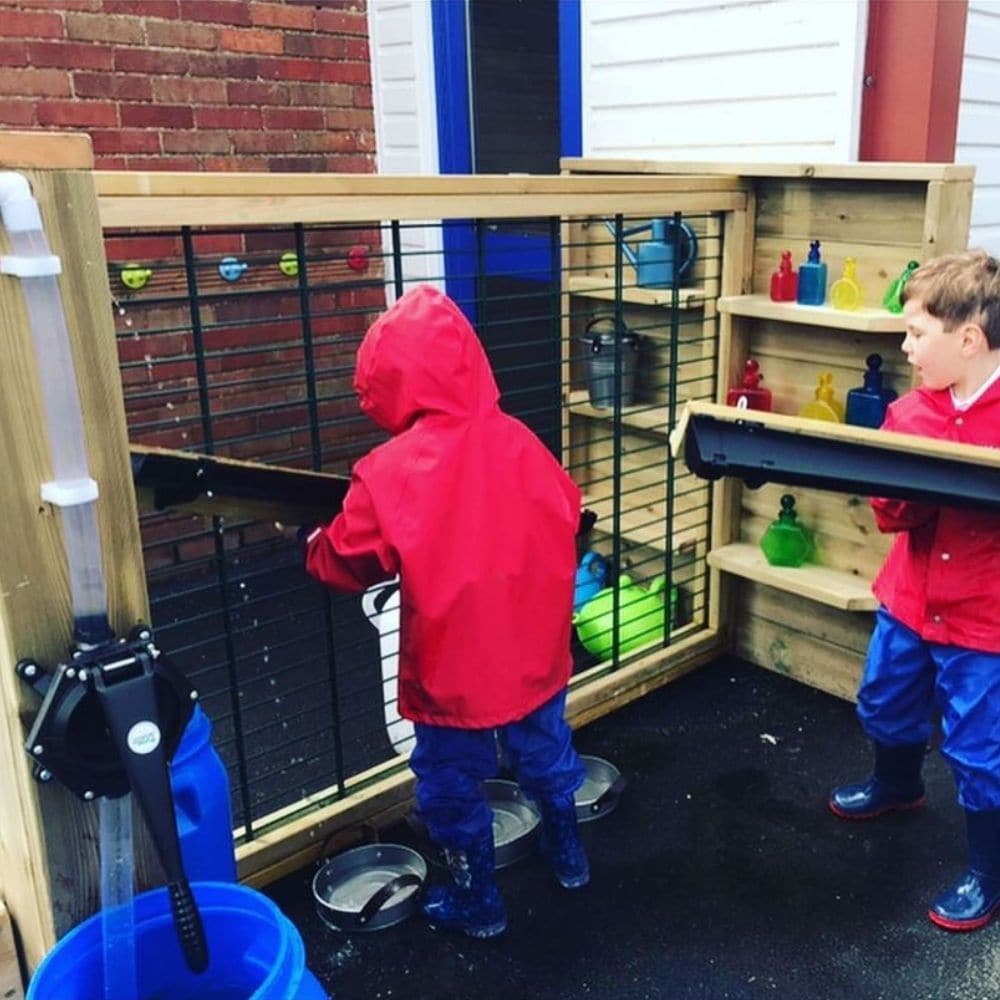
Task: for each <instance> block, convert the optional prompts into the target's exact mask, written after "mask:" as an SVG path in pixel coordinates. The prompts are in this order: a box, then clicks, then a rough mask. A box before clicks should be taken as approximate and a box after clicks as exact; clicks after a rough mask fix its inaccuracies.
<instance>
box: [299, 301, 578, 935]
mask: <svg viewBox="0 0 1000 1000" xmlns="http://www.w3.org/2000/svg"><path fill="white" fill-rule="evenodd" d="M354 388H355V390H356V392H357V394H358V398H359V400H360V403H361V409H362V410H363V411H364V412H365V413H367V414H368V416H370V417H371V418H372V419H373V420H374V421H375V422H376V423H377V424H379V426H381V427H382V428H384V429H385V430H387V431H388V432H389V433H390V434H392V435H393V436H392V438H391V439H390V440H389V441H387V442H386V443H385V444H383V445H381V446H379V447H377V448H375V449H374V450H373V451H372V452H371V453H370V454H368V455H366V456H365V457H364V458H363V459H361V461H359V462H358V463H357V465H356V466H355V467H354V470H353V472H352V476H351V485H350V489H349V490H348V493H347V496H346V498H345V500H344V506H343V511H342V513H340V514H338V515H337V517H335V518H334V520H333V521H332V522H331V523H330V524H329V525H328V526H327V527H325V528H317V529H316V530H315V531H313V532H312V533H311V534H310V535H309V536H308V539H307V542H306V568H307V570H308V571H309V573H311V574H312V575H313V576H314V577H316V578H317V579H318V580H320V581H322V582H323V583H325V584H327V585H328V586H330V587H334V588H336V589H338V590H347V591H362V590H364V589H365V588H366V587H369V586H370V585H371V584H373V583H377V582H378V581H380V580H386V579H390V578H391V577H393V576H395V575H396V574H397V573H398V574H399V576H400V584H401V592H400V607H401V621H400V639H401V645H400V654H399V711H400V714H401V715H403V717H404V718H407V719H411V720H413V722H414V724H415V736H416V743H415V747H414V750H413V753H412V755H411V757H410V767H411V768H412V769H413V772H414V774H415V775H416V778H417V781H416V799H417V808H418V810H419V812H420V815H421V817H422V819H423V820H424V822H425V823H426V824H427V829H428V832H429V834H430V836H431V839H432V840H434V842H435V843H436V844H438V845H439V846H440V847H441V848H442V849H443V850H444V853H445V857H446V860H447V863H448V868H449V872H450V874H451V878H452V884H450V885H448V886H445V887H436V888H432V889H431V890H430V891H429V892H428V893H427V895H426V897H425V899H424V903H423V909H424V913H425V914H426V916H427V918H428V920H429V921H430V922H431V924H432V925H434V926H439V927H450V928H455V929H458V930H461V931H464V932H465V933H466V934H468V935H470V936H472V937H483V938H485V937H493V936H495V935H497V934H500V933H501V932H502V931H503V930H504V928H505V927H506V922H507V919H506V914H505V910H504V905H503V900H502V899H501V897H500V894H499V892H498V890H497V887H496V883H495V880H494V850H493V815H492V811H491V809H490V807H489V804H488V803H487V801H486V798H485V796H484V794H483V791H482V782H483V780H484V779H486V778H491V777H493V776H494V775H495V774H496V773H497V770H498V767H497V746H496V742H497V738H499V743H500V746H501V748H502V750H503V753H504V758H505V760H506V761H507V763H508V764H509V765H510V767H511V769H512V770H513V771H514V773H515V774H516V776H517V778H518V782H519V783H520V785H521V787H522V789H523V790H524V791H525V792H526V793H527V794H528V795H530V796H531V797H532V798H534V799H535V800H536V801H537V803H538V805H539V808H540V810H541V813H542V820H543V833H542V850H543V853H544V854H545V855H546V857H547V858H548V860H549V862H550V863H551V865H552V867H553V870H554V873H555V876H556V878H557V879H558V881H559V882H560V884H561V885H563V886H564V887H566V888H578V887H580V886H583V885H586V884H587V882H588V881H589V879H590V871H589V866H588V863H587V856H586V854H585V852H584V849H583V845H582V844H581V842H580V838H579V836H578V833H577V823H576V807H575V803H574V800H573V793H574V792H575V791H576V789H577V788H579V786H580V785H581V784H582V782H583V777H584V771H583V767H582V765H581V764H580V761H579V758H578V757H577V755H576V752H575V751H574V749H573V745H572V741H571V732H570V729H569V727H568V726H567V724H566V722H565V720H564V718H563V710H564V706H565V701H566V685H567V683H568V681H569V676H570V671H571V668H572V662H571V657H570V627H571V622H570V618H571V612H572V606H573V587H574V579H575V573H576V543H575V534H576V530H577V525H578V524H579V520H580V491H579V490H578V489H577V487H576V485H575V484H574V483H573V481H572V480H571V479H570V477H569V476H568V475H567V473H566V472H565V471H564V470H563V469H562V468H561V467H560V465H559V463H558V462H557V461H556V460H555V458H554V457H553V456H552V454H551V453H550V452H549V451H548V450H547V449H546V448H545V446H544V445H543V444H542V443H541V441H540V440H539V439H538V438H537V437H536V436H535V435H534V434H533V433H532V432H531V431H530V430H529V429H528V428H527V427H525V425H524V424H522V423H521V422H520V421H519V420H516V419H514V418H513V417H511V416H508V415H507V414H505V413H504V412H503V411H502V410H501V409H500V406H499V391H498V389H497V385H496V382H495V381H494V378H493V372H492V370H491V369H490V364H489V361H488V360H487V358H486V355H485V353H484V352H483V348H482V346H481V344H480V342H479V339H478V338H477V337H476V334H475V332H474V331H473V329H472V327H471V326H470V325H469V323H468V321H467V320H466V318H465V316H464V315H463V314H462V312H461V311H460V310H459V309H458V307H457V306H456V305H455V304H454V302H452V301H451V299H449V298H448V297H447V296H446V295H444V294H442V293H441V292H439V291H437V290H436V289H434V288H432V287H430V286H427V285H422V286H420V287H418V288H415V289H413V290H412V291H410V292H408V293H407V294H406V295H404V296H403V297H402V298H400V299H399V300H398V301H397V302H396V303H395V305H393V306H392V308H390V309H389V310H388V312H386V313H384V314H383V315H382V316H381V317H379V319H378V320H376V322H375V323H374V324H372V326H371V328H370V329H369V330H368V333H367V334H366V336H365V338H364V340H363V341H362V344H361V347H360V348H359V349H358V356H357V366H356V370H355V375H354Z"/></svg>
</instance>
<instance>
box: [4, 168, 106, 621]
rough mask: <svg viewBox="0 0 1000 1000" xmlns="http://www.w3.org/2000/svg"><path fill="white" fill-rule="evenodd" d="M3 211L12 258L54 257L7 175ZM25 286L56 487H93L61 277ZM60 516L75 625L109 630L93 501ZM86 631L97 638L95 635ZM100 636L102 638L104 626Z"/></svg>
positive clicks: (34, 279) (18, 184) (22, 185)
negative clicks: (84, 484) (84, 483)
mask: <svg viewBox="0 0 1000 1000" xmlns="http://www.w3.org/2000/svg"><path fill="white" fill-rule="evenodd" d="M0 209H2V214H3V219H4V223H5V225H6V227H7V229H8V236H9V239H10V248H11V256H12V257H15V258H17V257H20V258H25V259H31V258H50V257H51V253H52V251H51V248H50V247H49V242H48V239H47V238H46V236H45V232H44V230H43V229H42V222H41V215H40V213H39V212H38V206H37V203H35V201H34V199H33V198H32V197H31V195H30V189H29V188H28V187H27V182H26V181H25V180H24V178H23V177H21V176H20V175H18V174H12V173H0ZM21 285H22V288H23V291H24V300H25V305H26V308H27V312H28V323H29V326H30V328H31V336H32V340H33V342H34V345H35V358H36V363H37V367H38V376H39V381H40V384H41V391H42V406H43V409H44V411H45V420H46V424H47V425H48V431H49V442H50V446H51V454H52V480H53V483H55V484H57V485H60V484H68V483H74V482H82V481H85V480H89V479H90V473H89V470H88V466H87V449H86V440H85V438H84V433H83V414H82V411H81V407H80V392H79V389H78V387H77V381H76V371H75V366H74V364H73V352H72V348H71V345H70V339H69V331H68V329H67V327H66V315H65V311H64V309H63V303H62V293H61V292H60V290H59V283H58V280H57V277H56V275H54V274H46V275H38V276H30V277H22V278H21ZM61 510H62V525H63V534H64V536H65V545H66V560H67V564H68V569H69V576H70V593H71V597H72V602H73V619H74V622H76V623H77V624H78V625H79V623H80V622H83V621H87V622H90V623H91V624H92V623H95V622H96V623H100V622H103V621H104V620H105V619H106V616H107V590H106V587H105V583H104V566H103V560H102V556H101V545H100V534H99V532H98V527H97V513H96V510H95V503H94V500H93V499H89V500H84V501H82V502H76V503H72V502H70V503H68V504H67V505H63V506H61ZM85 631H86V632H87V633H90V632H91V631H92V629H91V628H90V627H88V628H87V629H86V630H85ZM93 632H94V633H96V634H100V626H99V625H98V627H97V628H96V629H93Z"/></svg>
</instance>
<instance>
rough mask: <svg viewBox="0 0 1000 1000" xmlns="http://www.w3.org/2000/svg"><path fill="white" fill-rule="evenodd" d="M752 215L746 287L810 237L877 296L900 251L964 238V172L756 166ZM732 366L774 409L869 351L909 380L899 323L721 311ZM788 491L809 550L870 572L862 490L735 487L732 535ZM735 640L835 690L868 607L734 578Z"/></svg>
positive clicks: (842, 381)
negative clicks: (888, 329)
mask: <svg viewBox="0 0 1000 1000" xmlns="http://www.w3.org/2000/svg"><path fill="white" fill-rule="evenodd" d="M755 187H756V201H757V216H756V224H755V234H754V248H755V249H754V256H753V263H752V269H751V273H750V276H749V277H750V283H751V290H752V291H753V292H755V293H763V294H767V291H768V288H769V281H770V275H771V273H772V271H773V270H774V269H775V267H776V266H777V262H778V260H779V257H780V254H781V251H782V250H786V249H788V250H791V251H792V257H793V260H794V261H795V263H796V266H797V265H798V264H799V263H800V262H801V261H802V260H803V259H804V258H805V255H806V252H807V251H808V247H809V241H810V240H812V239H819V240H820V241H821V244H822V254H823V259H824V260H826V262H827V266H828V269H829V281H830V283H832V282H833V281H835V280H836V279H837V278H838V277H839V276H840V273H841V270H842V267H843V261H844V258H845V257H847V256H854V257H856V259H857V267H858V276H859V278H860V280H861V283H862V285H863V287H864V289H865V305H866V306H869V307H871V306H878V305H880V303H881V298H882V295H883V293H884V291H885V289H886V287H887V285H888V284H889V282H890V281H891V280H892V279H893V278H894V277H896V275H898V273H899V272H900V271H901V270H902V269H903V267H904V266H905V264H906V262H907V261H908V260H910V259H916V260H919V261H925V260H928V259H929V258H930V257H932V256H934V255H936V254H938V253H942V252H946V251H950V250H954V249H961V248H964V246H965V238H966V234H967V229H968V213H969V204H970V198H971V182H970V181H968V180H955V181H949V180H945V181H941V180H929V181H923V180H901V181H892V180H888V179H885V178H873V179H864V178H858V179H853V178H824V179H817V178H795V177H791V178H789V177H763V178H759V179H758V180H757V181H756V183H755ZM733 330H734V338H733V354H734V358H733V361H734V367H736V368H737V370H739V367H740V366H741V365H742V361H743V359H744V358H745V357H746V355H747V354H749V355H751V356H753V357H754V358H756V359H757V360H758V361H759V362H760V365H761V369H762V371H763V373H764V384H765V385H766V386H767V387H768V388H770V389H771V391H772V393H773V394H774V410H775V411H776V412H780V413H793V414H794V413H797V412H798V411H799V408H800V407H801V406H802V405H803V404H804V403H806V402H807V401H809V400H811V399H813V398H814V390H815V388H816V384H817V379H818V376H819V374H820V373H821V372H827V371H828V372H831V373H832V374H833V376H834V385H835V387H836V396H837V399H839V400H840V402H841V403H843V402H844V401H845V399H846V393H847V391H848V390H849V389H852V388H854V387H856V386H859V385H861V384H862V381H863V374H864V370H865V357H866V356H867V355H868V354H869V353H871V352H877V353H879V354H880V355H881V356H882V358H883V361H884V365H883V371H884V372H885V381H886V384H887V385H889V386H891V387H892V388H894V389H895V390H896V391H897V392H899V393H903V392H906V391H907V390H908V389H909V388H910V387H911V385H912V378H911V374H910V369H909V366H908V365H907V364H906V361H905V358H904V357H903V355H902V352H901V350H900V345H901V343H902V334H901V333H900V334H871V333H854V332H850V331H843V330H838V329H829V328H824V327H818V326H803V325H796V324H790V323H779V322H776V321H771V320H758V319H752V320H751V319H747V318H744V317H733ZM785 492H791V493H792V494H793V495H794V496H795V498H796V507H797V509H798V511H799V515H800V519H801V520H802V521H803V523H804V524H806V525H807V526H808V527H810V528H811V529H812V530H813V532H814V537H815V541H816V545H817V561H818V562H820V563H821V564H822V565H825V566H830V567H832V568H835V569H838V570H842V571H844V572H847V573H851V574H854V575H855V576H857V577H859V578H860V579H863V580H866V581H870V580H872V579H873V578H874V576H875V574H876V573H877V571H878V568H879V566H880V565H881V563H882V560H883V559H884V557H885V554H886V553H887V551H888V548H889V545H890V543H891V539H890V538H889V537H888V536H885V535H881V534H880V533H879V532H878V530H877V528H876V526H875V521H874V517H873V516H872V513H871V509H870V507H869V505H868V502H867V498H866V497H862V496H850V495H846V494H839V493H828V492H824V491H819V490H810V489H805V488H794V489H789V488H787V487H781V486H773V485H769V486H765V487H762V488H761V489H759V490H749V489H743V490H742V494H741V505H740V520H739V538H740V539H741V540H742V541H746V542H751V543H754V544H756V543H757V542H758V541H759V539H760V537H761V535H762V534H763V532H764V530H765V529H766V527H767V525H768V524H769V523H770V521H772V520H773V519H774V518H775V517H776V516H777V513H778V509H779V499H780V496H781V494H782V493H785ZM733 586H734V587H735V589H736V598H735V605H734V609H733V624H734V625H735V639H736V649H735V651H736V652H737V653H738V654H739V655H741V656H744V657H745V658H747V659H749V660H751V661H753V662H755V663H758V664H761V665H762V666H765V667H768V668H770V669H772V670H776V671H778V672H780V673H784V674H788V675H790V676H793V677H796V678H798V679H800V680H803V681H805V682H807V683H809V684H811V685H813V686H815V687H819V688H822V689H824V690H826V691H829V692H831V693H833V694H837V695H839V696H841V697H844V698H853V697H854V695H855V692H856V690H857V683H858V679H859V676H860V671H861V667H862V664H863V659H864V651H865V648H866V645H867V639H868V635H869V633H870V631H871V627H872V622H873V615H872V614H871V613H869V612H858V611H839V610H836V609H834V608H829V607H825V606H823V605H821V604H817V603H816V602H814V601H809V600H805V599H803V598H801V597H799V596H797V595H795V594H789V593H785V592H779V591H775V590H773V589H772V588H770V587H767V586H764V585H762V584H758V583H753V582H750V581H743V580H740V581H738V582H734V583H733Z"/></svg>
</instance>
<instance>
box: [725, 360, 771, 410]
mask: <svg viewBox="0 0 1000 1000" xmlns="http://www.w3.org/2000/svg"><path fill="white" fill-rule="evenodd" d="M763 378H764V376H763V375H761V373H760V365H759V364H758V363H757V362H756V361H755V360H754V359H753V358H748V359H747V363H746V365H745V366H744V368H743V384H742V385H741V386H733V388H731V389H730V390H729V391H728V392H727V393H726V403H727V404H728V405H729V406H744V407H746V409H748V410H770V409H771V390H770V389H765V388H763V387H762V386H761V384H760V383H761V381H762V380H763ZM741 400H745V402H741Z"/></svg>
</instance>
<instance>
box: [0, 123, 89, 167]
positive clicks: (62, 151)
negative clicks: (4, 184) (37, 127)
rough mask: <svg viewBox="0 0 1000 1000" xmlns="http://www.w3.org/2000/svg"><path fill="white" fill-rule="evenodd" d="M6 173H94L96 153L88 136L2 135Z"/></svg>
mask: <svg viewBox="0 0 1000 1000" xmlns="http://www.w3.org/2000/svg"><path fill="white" fill-rule="evenodd" d="M0 165H2V166H3V169H4V170H91V169H92V168H93V166H94V150H93V147H92V146H91V142H90V136H89V135H87V134H86V133H85V132H8V131H5V130H4V131H0Z"/></svg>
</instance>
